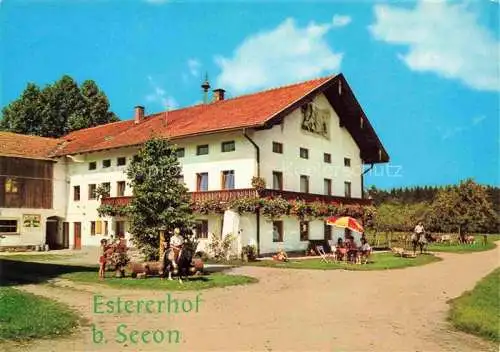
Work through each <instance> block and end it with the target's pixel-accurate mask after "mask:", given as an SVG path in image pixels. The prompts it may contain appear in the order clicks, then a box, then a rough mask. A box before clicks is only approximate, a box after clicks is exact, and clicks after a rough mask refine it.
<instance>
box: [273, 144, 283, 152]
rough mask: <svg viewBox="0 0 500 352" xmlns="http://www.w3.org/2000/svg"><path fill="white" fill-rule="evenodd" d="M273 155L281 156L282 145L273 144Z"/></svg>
mask: <svg viewBox="0 0 500 352" xmlns="http://www.w3.org/2000/svg"><path fill="white" fill-rule="evenodd" d="M273 153H278V154H283V143H278V142H273Z"/></svg>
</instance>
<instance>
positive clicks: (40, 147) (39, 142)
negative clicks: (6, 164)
mask: <svg viewBox="0 0 500 352" xmlns="http://www.w3.org/2000/svg"><path fill="white" fill-rule="evenodd" d="M59 142H60V140H58V139H55V138H45V137H39V136H27V135H23V134H17V133H10V132H0V156H10V157H19V158H32V159H48V155H49V154H50V153H52V152H53V151H54V150H55V149H56V148H57V146H58V144H59Z"/></svg>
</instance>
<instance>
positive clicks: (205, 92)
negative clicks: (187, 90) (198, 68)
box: [201, 72, 210, 104]
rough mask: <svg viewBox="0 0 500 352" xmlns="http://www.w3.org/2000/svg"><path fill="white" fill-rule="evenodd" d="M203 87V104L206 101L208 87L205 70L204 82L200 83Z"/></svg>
mask: <svg viewBox="0 0 500 352" xmlns="http://www.w3.org/2000/svg"><path fill="white" fill-rule="evenodd" d="M201 88H202V89H203V104H206V103H207V102H208V90H209V89H210V83H209V82H208V73H206V72H205V82H203V83H202V84H201Z"/></svg>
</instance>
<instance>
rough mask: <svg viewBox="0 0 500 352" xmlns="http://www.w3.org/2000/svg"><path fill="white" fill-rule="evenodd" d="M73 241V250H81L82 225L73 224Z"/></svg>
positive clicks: (78, 223)
mask: <svg viewBox="0 0 500 352" xmlns="http://www.w3.org/2000/svg"><path fill="white" fill-rule="evenodd" d="M73 225H74V230H75V231H74V232H75V233H74V239H75V249H82V223H81V222H75V223H74V224H73Z"/></svg>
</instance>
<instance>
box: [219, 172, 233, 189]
mask: <svg viewBox="0 0 500 352" xmlns="http://www.w3.org/2000/svg"><path fill="white" fill-rule="evenodd" d="M221 183H222V185H221V186H222V187H221V188H222V189H234V170H229V171H222V182H221Z"/></svg>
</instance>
